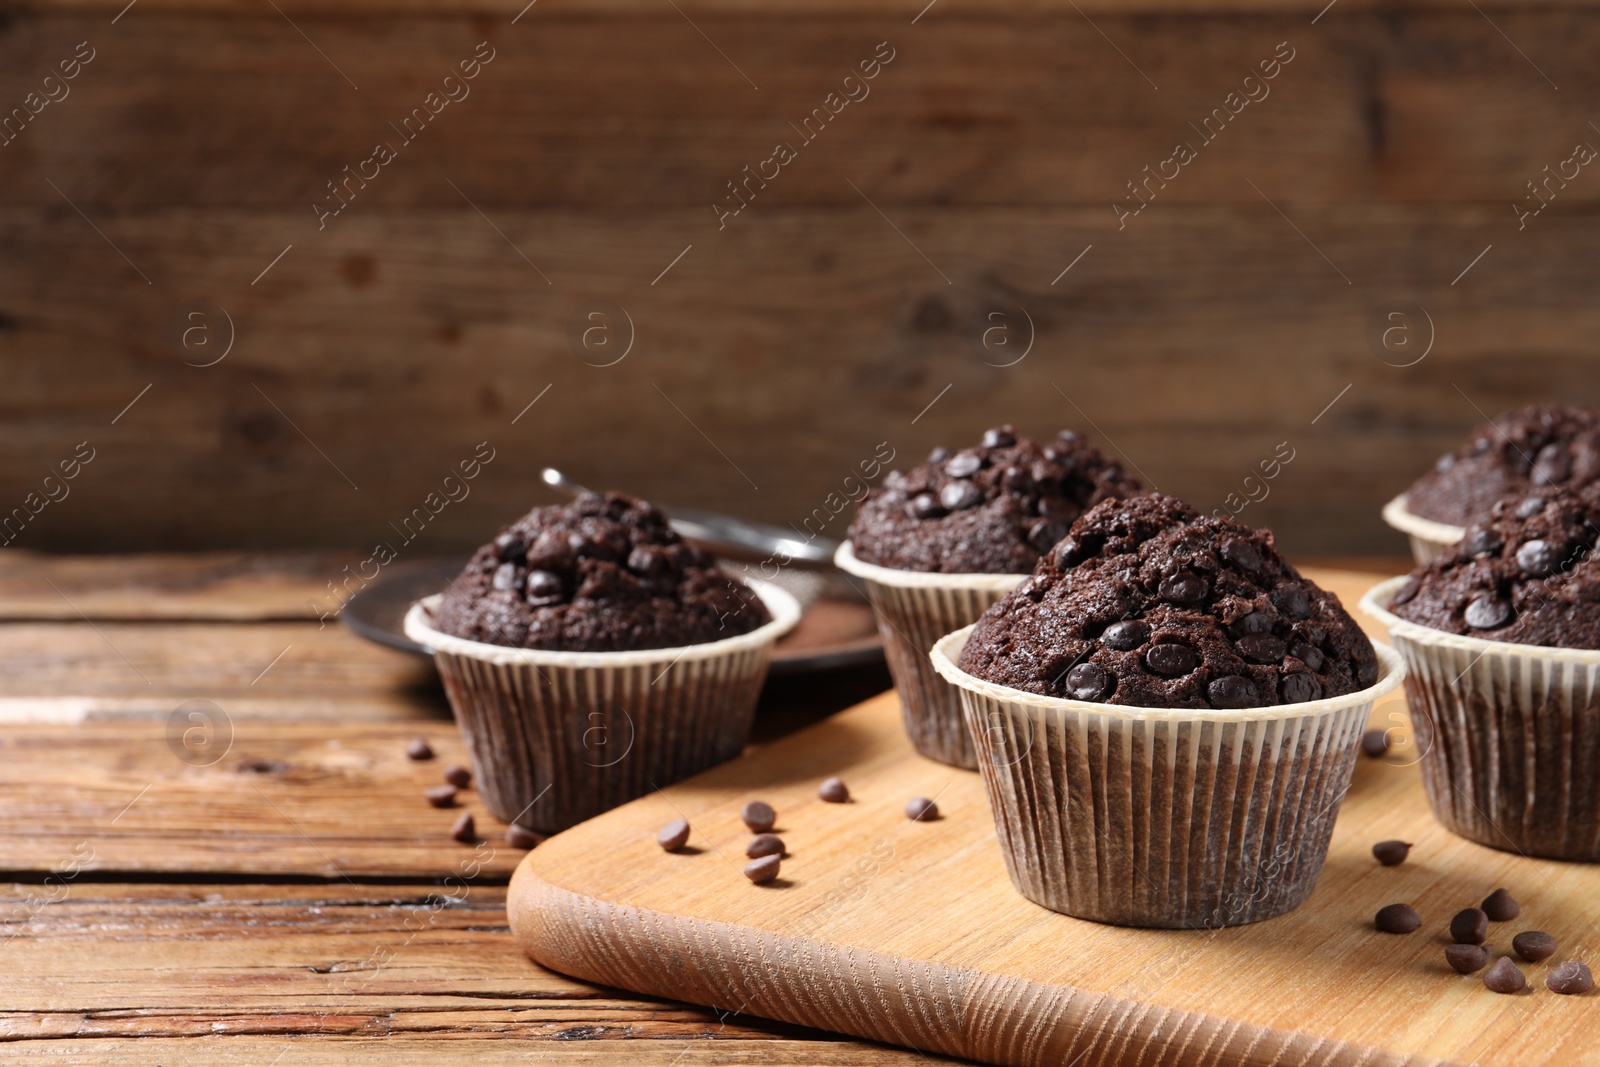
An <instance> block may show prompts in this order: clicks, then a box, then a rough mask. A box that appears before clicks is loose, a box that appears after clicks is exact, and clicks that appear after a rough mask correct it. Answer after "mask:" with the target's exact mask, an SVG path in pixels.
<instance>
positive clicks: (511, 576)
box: [489, 563, 517, 593]
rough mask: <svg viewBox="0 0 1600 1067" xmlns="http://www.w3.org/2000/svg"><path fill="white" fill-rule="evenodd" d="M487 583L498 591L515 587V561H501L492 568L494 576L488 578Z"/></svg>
mask: <svg viewBox="0 0 1600 1067" xmlns="http://www.w3.org/2000/svg"><path fill="white" fill-rule="evenodd" d="M489 584H490V585H492V586H494V588H495V589H497V590H499V591H500V592H502V593H503V592H505V591H506V590H507V589H515V588H516V587H517V565H516V564H515V563H502V564H500V566H498V567H496V568H495V569H494V577H492V578H490V579H489Z"/></svg>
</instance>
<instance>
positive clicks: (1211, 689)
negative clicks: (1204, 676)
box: [1206, 674, 1261, 708]
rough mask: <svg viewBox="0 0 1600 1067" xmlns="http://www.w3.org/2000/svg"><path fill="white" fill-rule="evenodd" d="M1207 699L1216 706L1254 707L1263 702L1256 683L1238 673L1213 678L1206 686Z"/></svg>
mask: <svg viewBox="0 0 1600 1067" xmlns="http://www.w3.org/2000/svg"><path fill="white" fill-rule="evenodd" d="M1206 699H1207V700H1209V701H1211V706H1212V707H1214V708H1254V707H1259V706H1260V704H1261V695H1260V693H1258V692H1257V691H1256V683H1254V682H1252V681H1251V680H1250V679H1248V678H1243V677H1240V676H1239V675H1237V674H1229V675H1226V676H1224V677H1222V678H1213V679H1212V680H1211V683H1210V684H1209V685H1207V686H1206Z"/></svg>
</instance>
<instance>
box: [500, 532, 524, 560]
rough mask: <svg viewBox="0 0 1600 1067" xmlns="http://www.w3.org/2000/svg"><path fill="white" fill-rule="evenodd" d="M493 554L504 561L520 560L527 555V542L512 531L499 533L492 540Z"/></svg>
mask: <svg viewBox="0 0 1600 1067" xmlns="http://www.w3.org/2000/svg"><path fill="white" fill-rule="evenodd" d="M494 554H495V555H496V556H497V557H499V558H500V559H504V560H520V559H522V558H523V557H525V556H526V555H527V554H528V542H527V541H525V540H523V537H522V535H521V534H519V533H517V532H515V531H514V530H504V531H501V532H500V533H499V534H498V535H496V536H495V539H494Z"/></svg>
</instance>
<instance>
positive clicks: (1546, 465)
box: [1532, 443, 1572, 485]
mask: <svg viewBox="0 0 1600 1067" xmlns="http://www.w3.org/2000/svg"><path fill="white" fill-rule="evenodd" d="M1571 476H1572V463H1571V461H1570V460H1568V459H1567V450H1566V449H1564V448H1562V447H1561V446H1560V445H1558V444H1554V443H1551V444H1548V445H1545V446H1544V447H1543V448H1541V449H1539V454H1538V455H1537V456H1535V457H1534V460H1533V479H1532V480H1533V482H1534V484H1535V485H1554V484H1556V483H1557V482H1564V481H1566V480H1567V479H1568V478H1570V477H1571Z"/></svg>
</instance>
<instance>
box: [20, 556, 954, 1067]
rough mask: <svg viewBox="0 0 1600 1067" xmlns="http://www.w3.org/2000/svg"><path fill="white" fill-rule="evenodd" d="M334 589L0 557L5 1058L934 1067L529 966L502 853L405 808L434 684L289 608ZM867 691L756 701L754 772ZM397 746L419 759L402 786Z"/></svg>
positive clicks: (451, 815) (414, 804)
mask: <svg viewBox="0 0 1600 1067" xmlns="http://www.w3.org/2000/svg"><path fill="white" fill-rule="evenodd" d="M344 562H346V561H345V560H343V559H342V558H335V557H331V556H326V555H323V556H297V557H282V556H279V557H270V558H263V557H258V556H248V555H215V554H213V555H189V556H181V557H164V556H145V557H98V558H77V559H74V558H52V557H46V556H36V555H30V554H27V553H22V552H16V551H8V552H6V553H0V664H3V665H4V669H3V670H0V867H3V869H4V872H5V874H4V877H3V879H0V881H3V882H4V883H6V884H4V886H3V889H0V894H3V896H0V924H3V926H0V929H3V931H4V942H3V944H0V954H3V955H0V974H3V975H4V978H3V979H0V982H3V991H4V995H3V997H0V1039H4V1040H6V1041H9V1042H14V1043H15V1044H13V1045H12V1046H10V1047H8V1048H6V1049H5V1051H4V1053H3V1056H0V1058H4V1059H6V1060H8V1061H11V1060H14V1059H22V1058H29V1059H30V1061H31V1060H39V1061H44V1062H50V1063H95V1064H98V1063H105V1062H109V1061H111V1060H112V1059H113V1058H114V1059H115V1060H116V1061H117V1062H119V1063H124V1064H142V1063H148V1064H157V1063H160V1064H174V1063H185V1062H196V1063H198V1062H204V1063H227V1062H237V1063H241V1064H244V1063H248V1064H281V1065H290V1064H301V1063H320V1062H329V1061H337V1062H348V1063H368V1062H371V1063H381V1064H399V1063H422V1062H435V1061H444V1060H446V1059H448V1060H451V1061H456V1062H460V1061H467V1060H472V1061H479V1060H486V1059H500V1058H507V1059H509V1058H511V1057H512V1056H515V1057H516V1058H517V1059H518V1060H519V1061H529V1060H537V1061H543V1060H559V1061H561V1062H595V1063H616V1062H628V1063H634V1062H638V1063H646V1062H648V1063H682V1064H685V1065H688V1064H695V1063H750V1064H757V1063H760V1064H788V1063H814V1064H832V1063H850V1064H862V1063H870V1064H889V1063H904V1064H912V1063H923V1062H926V1061H928V1060H929V1059H931V1058H932V1057H927V1056H923V1055H920V1054H918V1053H916V1052H912V1051H907V1050H901V1049H895V1048H890V1047H887V1046H880V1045H874V1044H871V1043H868V1042H862V1041H856V1040H850V1039H846V1038H842V1037H838V1036H836V1035H832V1034H828V1033H825V1032H821V1031H814V1030H807V1029H804V1028H800V1027H794V1026H787V1025H783V1024H779V1023H772V1022H767V1021H765V1020H761V1019H756V1018H751V1017H745V1016H727V1017H722V1016H719V1015H718V1014H717V1013H715V1012H712V1011H708V1010H704V1009H700V1008H694V1007H689V1006H686V1005H681V1004H676V1003H672V1002H669V1001H662V1000H655V999H651V998H646V997H640V996H636V995H632V994H628V993H623V992H620V991H618V990H614V989H605V988H598V987H595V986H590V985H586V984H584V983H582V982H577V981H573V980H571V979H568V978H566V977H563V976H562V975H559V974H554V973H552V972H549V971H546V970H543V969H541V968H540V967H538V966H536V965H535V964H533V963H531V962H529V961H528V960H527V959H525V958H524V957H523V956H522V955H521V954H520V953H519V952H518V951H517V948H516V945H515V943H514V941H513V939H512V937H511V934H510V932H509V929H508V927H507V925H506V918H505V911H504V900H505V885H506V881H507V879H508V877H509V875H510V872H511V870H512V869H513V867H514V866H515V864H516V862H517V860H518V859H520V857H521V855H522V853H520V852H519V851H517V850H514V849H511V848H509V847H508V846H507V845H506V844H505V843H504V841H503V839H502V837H501V833H502V830H503V827H502V826H501V824H500V823H499V822H498V821H496V820H495V819H494V818H493V817H492V816H489V815H488V814H487V813H486V812H484V811H483V809H482V807H481V806H480V805H479V804H478V803H477V800H476V797H475V796H473V795H472V794H470V793H468V794H466V795H465V802H464V804H463V808H464V810H467V811H471V812H473V814H474V815H475V817H476V819H477V824H478V828H479V835H480V841H479V842H478V843H477V844H476V845H466V844H460V843H457V842H455V841H453V840H451V838H450V837H449V834H448V830H449V827H450V824H451V823H452V822H453V821H454V819H455V818H456V816H457V814H458V812H457V811H449V810H446V811H441V810H437V809H434V808H431V807H429V806H428V805H427V804H426V803H425V802H424V800H423V798H422V791H423V789H424V788H426V787H427V786H429V785H433V784H435V783H437V782H438V781H439V780H440V775H441V773H442V770H443V768H444V767H445V766H447V765H448V764H450V763H452V762H458V761H459V762H465V758H464V752H463V748H462V745H461V743H460V740H459V738H458V737H457V734H456V731H455V728H454V726H453V724H452V723H451V721H450V716H449V709H448V707H447V705H446V703H445V700H444V696H443V693H442V691H441V689H440V688H439V685H438V682H437V680H436V678H435V677H434V675H433V672H432V668H431V667H430V666H429V665H428V664H427V663H425V662H423V661H420V660H417V659H413V658H409V657H406V656H404V655H402V654H400V653H396V652H391V651H388V650H386V649H382V648H378V647H375V646H372V645H369V644H367V643H366V642H363V641H361V640H359V639H357V638H355V637H353V636H352V635H351V634H349V633H348V632H347V631H346V630H345V629H344V628H343V627H342V626H340V625H337V624H334V623H329V624H326V625H324V624H321V623H319V622H318V621H317V619H316V616H315V612H314V610H313V609H312V608H311V606H310V605H311V600H312V597H313V596H316V595H317V594H318V593H320V592H322V591H323V583H324V582H325V581H326V580H327V578H328V577H329V576H331V575H333V574H335V573H337V572H338V570H339V568H340V567H341V566H342V565H343V563H344ZM885 686H886V676H885V675H883V674H882V673H881V672H880V671H878V670H870V671H858V672H854V673H851V674H846V675H843V676H834V677H831V678H828V679H824V680H820V681H813V682H804V681H789V680H785V681H782V682H780V683H779V684H776V685H774V686H770V687H769V692H768V694H767V697H766V698H765V700H764V706H763V711H762V713H761V715H760V716H759V719H758V721H759V723H760V725H759V727H758V737H757V739H756V742H755V743H758V744H759V743H761V742H762V741H763V740H770V739H771V738H772V737H773V736H775V735H779V734H782V733H786V732H789V731H791V730H793V729H795V728H797V727H798V726H799V725H803V724H805V723H808V722H811V721H815V720H816V719H817V718H819V717H821V716H822V715H825V714H828V713H831V712H832V711H836V710H838V709H840V708H842V707H844V706H847V705H848V704H851V703H853V702H855V701H857V700H860V699H863V698H865V697H866V696H869V695H871V694H872V693H874V692H876V691H879V690H881V689H882V688H884V687H885ZM196 716H198V717H196ZM419 735H420V736H424V737H427V738H428V739H429V740H430V742H431V743H432V745H433V747H434V749H435V750H436V751H437V753H438V758H437V759H435V760H432V761H428V762H413V761H411V760H409V759H407V758H406V756H405V754H404V748H405V744H406V742H407V740H409V739H410V738H413V737H416V736H419ZM505 1040H512V1041H516V1042H519V1044H517V1045H515V1046H509V1045H504V1044H497V1045H494V1046H491V1047H481V1046H479V1045H477V1044H475V1043H476V1042H490V1041H505Z"/></svg>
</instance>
